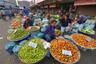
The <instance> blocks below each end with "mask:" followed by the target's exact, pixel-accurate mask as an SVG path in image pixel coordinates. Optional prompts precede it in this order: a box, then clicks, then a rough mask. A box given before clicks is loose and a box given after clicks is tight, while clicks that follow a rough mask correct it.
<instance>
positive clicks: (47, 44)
mask: <svg viewBox="0 0 96 64" xmlns="http://www.w3.org/2000/svg"><path fill="white" fill-rule="evenodd" d="M43 45H44V48H45V49H47V48H50V43H48V42H46V41H44V42H43Z"/></svg>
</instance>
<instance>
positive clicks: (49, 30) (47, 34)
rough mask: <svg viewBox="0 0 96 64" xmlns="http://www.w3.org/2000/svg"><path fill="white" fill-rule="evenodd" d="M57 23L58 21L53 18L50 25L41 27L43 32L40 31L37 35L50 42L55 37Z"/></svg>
mask: <svg viewBox="0 0 96 64" xmlns="http://www.w3.org/2000/svg"><path fill="white" fill-rule="evenodd" d="M56 25H57V21H56V20H52V21H51V22H50V24H49V25H48V26H46V27H44V28H42V29H41V33H39V34H38V35H37V37H42V38H44V39H45V40H46V41H48V42H49V41H51V40H52V39H54V38H55V28H56Z"/></svg>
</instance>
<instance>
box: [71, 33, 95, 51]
mask: <svg viewBox="0 0 96 64" xmlns="http://www.w3.org/2000/svg"><path fill="white" fill-rule="evenodd" d="M71 36H72V38H73V40H74V41H75V42H76V44H78V45H80V46H82V47H84V48H87V49H96V39H92V40H91V41H88V40H87V38H88V36H86V35H83V34H72V35H71Z"/></svg>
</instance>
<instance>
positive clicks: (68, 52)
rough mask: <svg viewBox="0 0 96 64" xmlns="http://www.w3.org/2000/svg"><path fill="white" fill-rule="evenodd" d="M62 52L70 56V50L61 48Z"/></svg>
mask: <svg viewBox="0 0 96 64" xmlns="http://www.w3.org/2000/svg"><path fill="white" fill-rule="evenodd" d="M62 54H63V55H68V56H72V53H71V51H68V50H62Z"/></svg>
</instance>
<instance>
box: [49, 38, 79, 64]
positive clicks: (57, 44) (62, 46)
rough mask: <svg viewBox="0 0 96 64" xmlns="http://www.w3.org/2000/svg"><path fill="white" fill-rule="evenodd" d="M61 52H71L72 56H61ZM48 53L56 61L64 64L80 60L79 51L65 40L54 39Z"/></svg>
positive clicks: (71, 63)
mask: <svg viewBox="0 0 96 64" xmlns="http://www.w3.org/2000/svg"><path fill="white" fill-rule="evenodd" d="M62 50H69V51H71V54H72V56H68V55H64V54H62ZM50 52H51V54H52V56H53V57H54V58H55V59H56V60H58V61H59V62H61V63H65V64H73V63H76V62H77V61H79V59H80V51H79V50H78V48H77V47H76V46H75V45H74V44H72V43H71V42H70V41H67V40H65V39H55V40H53V41H51V49H50Z"/></svg>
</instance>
